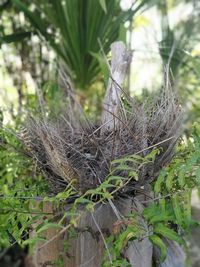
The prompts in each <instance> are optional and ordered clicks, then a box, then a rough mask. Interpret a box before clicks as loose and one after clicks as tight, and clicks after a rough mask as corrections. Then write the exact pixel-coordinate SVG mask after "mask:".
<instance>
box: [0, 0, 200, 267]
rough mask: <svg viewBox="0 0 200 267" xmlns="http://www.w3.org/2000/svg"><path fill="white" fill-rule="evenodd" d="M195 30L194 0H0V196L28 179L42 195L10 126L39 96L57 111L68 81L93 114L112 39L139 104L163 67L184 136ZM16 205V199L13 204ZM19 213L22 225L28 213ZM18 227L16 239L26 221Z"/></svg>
mask: <svg viewBox="0 0 200 267" xmlns="http://www.w3.org/2000/svg"><path fill="white" fill-rule="evenodd" d="M199 28H200V1H199V0H121V1H120V0H58V1H54V0H33V1H30V0H21V1H20V0H0V121H1V124H2V125H3V126H6V128H7V130H6V132H5V131H2V130H1V133H0V134H1V135H0V144H1V154H0V159H1V162H0V186H1V191H2V192H1V193H0V195H1V194H4V193H5V192H6V194H8V195H9V193H10V194H11V193H12V192H13V190H16V192H18V196H20V190H23V188H24V185H25V187H26V186H27V188H28V189H27V190H29V188H30V185H31V188H32V191H31V194H32V195H36V194H38V195H39V194H42V190H43V189H44V188H39V187H37V183H39V182H40V179H42V178H41V177H39V179H35V178H34V179H35V180H34V179H33V176H34V175H35V174H34V173H33V172H32V171H31V168H30V162H29V161H28V160H27V161H26V160H24V159H23V157H22V159H21V158H20V157H19V156H18V152H19V151H16V147H17V149H18V150H20V149H21V148H20V144H18V143H17V141H16V138H15V136H14V135H13V133H12V131H13V130H12V129H13V128H14V129H16V130H18V129H19V128H20V127H21V125H22V123H23V120H24V118H25V117H26V114H27V112H28V111H31V112H33V113H37V111H38V100H37V99H38V97H37V95H38V94H42V96H43V98H44V101H45V102H46V103H47V106H48V109H49V110H48V111H51V110H54V113H55V114H56V112H59V108H60V106H61V105H62V102H65V99H66V94H67V91H66V89H67V87H68V86H69V83H70V84H71V86H72V87H73V88H74V90H75V92H76V97H77V99H78V100H79V101H80V103H81V104H82V106H83V108H84V110H85V111H86V113H87V114H88V116H89V117H91V118H92V119H95V118H98V117H99V114H100V112H101V101H102V99H103V96H104V93H105V88H106V85H107V82H108V77H109V71H108V63H109V61H110V56H111V55H110V45H111V43H112V42H114V41H116V40H122V41H124V42H125V43H126V44H127V46H128V47H129V49H131V50H132V51H133V59H132V63H131V66H130V69H129V72H128V75H127V80H126V84H125V89H126V90H127V92H128V93H129V94H130V95H132V96H135V97H137V98H138V99H140V101H141V102H142V101H145V99H146V97H147V96H149V95H154V94H156V93H157V92H159V90H161V89H162V87H163V86H164V84H165V81H166V79H167V77H166V76H167V75H168V73H170V75H169V76H170V77H169V81H170V83H171V85H172V88H173V90H175V91H176V92H177V94H178V96H179V98H180V102H181V105H182V106H183V109H184V111H185V115H184V132H185V136H186V137H185V138H187V136H188V135H189V132H190V131H191V127H192V124H193V123H194V122H199V121H200V30H199ZM168 70H169V71H168ZM25 164H26V165H25ZM24 166H26V168H24ZM19 177H20V179H19ZM16 179H18V183H17V187H16V183H15V181H16ZM20 188H21V189H20ZM38 188H39V189H38ZM25 192H26V191H25ZM22 193H23V196H24V191H23V192H22ZM29 193H30V190H29ZM29 195H30V194H29ZM23 203H25V204H26V205H29V203H28V202H23ZM21 205H22V204H21V202H20V201H19V200H15V202H13V203H12V209H20V208H21ZM5 207H7V208H11V207H10V202H9V201H8V200H2V201H0V213H2V212H3V210H5ZM14 216H19V214H18V215H16V214H15V215H13V213H12V214H10V213H8V214H7V217H5V216H3V219H2V216H0V223H1V225H4V227H5V229H4V230H5V231H4V234H2V233H3V232H2V231H1V232H0V239H1V242H0V243H2V244H1V245H2V246H3V247H6V246H8V245H9V240H8V233H7V231H9V227H13V225H14V224H15V221H16V218H15V217H14ZM20 216H21V217H20V218H19V220H18V223H19V221H20V220H21V224H22V225H23V223H24V222H26V221H28V220H29V219H30V218H29V217H28V215H25V214H24V215H23V216H22V214H21V215H20ZM26 216H27V217H26ZM1 220H2V221H1ZM18 228H19V227H18V225H16V229H18ZM20 229H21V230H20V232H19V231H18V237H19V238H21V236H22V235H23V233H24V231H25V227H24V228H23V227H21V228H20ZM16 232H17V230H16ZM18 237H17V236H15V240H17V238H18ZM10 238H11V239H12V238H13V237H10ZM13 242H14V243H15V241H13ZM15 251H16V249H15ZM23 253H24V252H23ZM5 255H6V252H5V250H4V249H3V250H2V252H1V254H0V262H1V260H2V259H3V258H4V261H2V262H3V263H2V264H4V265H0V266H11V265H9V264H11V262H12V264H13V265H12V266H23V263H22V262H23V260H22V259H19V258H16V259H17V260H16V261H15V263H13V262H14V261H13V257H15V253H11V254H10V256H8V258H7V261H6V260H5ZM13 255H14V256H13ZM16 257H17V256H16ZM14 259H15V258H14ZM6 264H7V265H6ZM14 264H15V265H14ZM196 266H198V265H196Z"/></svg>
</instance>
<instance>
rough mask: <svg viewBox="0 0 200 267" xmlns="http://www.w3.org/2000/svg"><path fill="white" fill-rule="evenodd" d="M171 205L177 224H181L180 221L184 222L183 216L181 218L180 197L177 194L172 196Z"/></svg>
mask: <svg viewBox="0 0 200 267" xmlns="http://www.w3.org/2000/svg"><path fill="white" fill-rule="evenodd" d="M172 205H173V209H174V214H175V217H176V220H177V224H178V225H179V226H182V223H183V222H184V218H183V214H182V211H181V201H180V197H179V196H178V195H177V194H175V195H173V196H172Z"/></svg>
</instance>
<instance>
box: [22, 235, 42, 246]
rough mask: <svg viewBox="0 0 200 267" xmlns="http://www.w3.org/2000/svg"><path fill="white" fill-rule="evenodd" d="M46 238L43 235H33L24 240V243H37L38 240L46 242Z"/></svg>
mask: <svg viewBox="0 0 200 267" xmlns="http://www.w3.org/2000/svg"><path fill="white" fill-rule="evenodd" d="M45 241H46V239H45V238H41V237H31V238H29V239H27V240H25V241H24V242H23V245H35V244H36V243H38V242H45Z"/></svg>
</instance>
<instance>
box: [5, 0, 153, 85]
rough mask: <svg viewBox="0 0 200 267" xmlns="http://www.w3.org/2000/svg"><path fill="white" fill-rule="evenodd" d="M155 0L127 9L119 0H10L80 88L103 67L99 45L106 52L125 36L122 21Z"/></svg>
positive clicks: (146, 0)
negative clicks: (123, 8) (121, 5)
mask: <svg viewBox="0 0 200 267" xmlns="http://www.w3.org/2000/svg"><path fill="white" fill-rule="evenodd" d="M154 2H155V1H149V0H142V1H136V2H134V4H133V5H132V8H131V9H130V10H127V11H122V10H121V8H120V1H119V0H109V1H105V0H99V1H93V0H73V1H70V0H64V1H51V0H43V1H37V0H35V1H27V2H24V1H20V0H12V3H13V4H14V6H15V7H16V8H17V9H18V10H20V11H23V12H24V14H25V16H26V17H27V18H28V19H29V21H30V23H31V24H32V26H33V27H34V29H35V30H37V31H38V33H39V35H40V36H43V37H44V39H45V40H46V41H47V42H48V44H49V45H50V46H51V47H52V48H53V49H54V51H55V52H56V54H57V55H58V56H59V58H60V59H61V60H62V63H61V65H62V64H64V65H65V71H67V72H68V74H69V75H70V76H71V78H73V81H74V82H75V85H76V87H77V88H80V89H85V88H87V87H88V85H90V84H91V83H92V82H94V80H95V79H96V78H97V76H98V75H100V71H101V70H102V68H103V69H104V70H105V66H106V64H105V62H104V60H105V59H103V57H101V55H100V54H99V52H100V51H101V49H102V50H103V52H104V53H105V54H107V53H108V52H109V51H110V45H111V43H112V42H114V41H115V40H117V39H118V40H119V39H123V40H124V38H125V35H124V33H125V28H124V25H123V24H124V22H126V21H127V20H129V19H130V18H131V17H132V16H133V15H134V14H136V12H138V11H142V10H144V9H145V8H146V7H147V6H149V5H151V4H153V3H154ZM13 37H14V36H13ZM5 38H6V37H4V39H5Z"/></svg>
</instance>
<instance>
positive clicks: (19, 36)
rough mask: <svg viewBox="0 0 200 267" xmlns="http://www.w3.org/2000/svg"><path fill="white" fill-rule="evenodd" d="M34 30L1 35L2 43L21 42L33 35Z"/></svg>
mask: <svg viewBox="0 0 200 267" xmlns="http://www.w3.org/2000/svg"><path fill="white" fill-rule="evenodd" d="M31 34H32V32H30V31H29V32H18V33H13V34H9V35H5V36H0V44H4V43H12V42H19V41H22V40H23V39H25V38H28V37H31Z"/></svg>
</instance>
